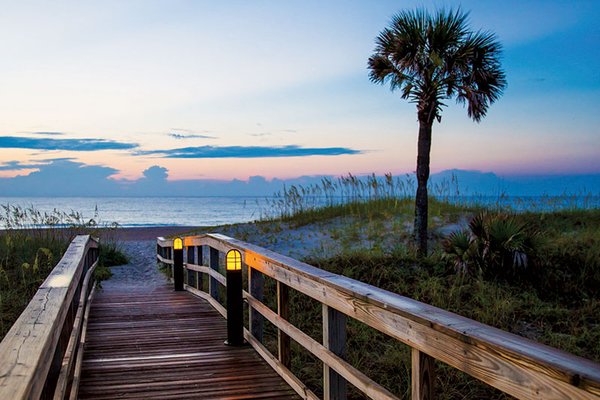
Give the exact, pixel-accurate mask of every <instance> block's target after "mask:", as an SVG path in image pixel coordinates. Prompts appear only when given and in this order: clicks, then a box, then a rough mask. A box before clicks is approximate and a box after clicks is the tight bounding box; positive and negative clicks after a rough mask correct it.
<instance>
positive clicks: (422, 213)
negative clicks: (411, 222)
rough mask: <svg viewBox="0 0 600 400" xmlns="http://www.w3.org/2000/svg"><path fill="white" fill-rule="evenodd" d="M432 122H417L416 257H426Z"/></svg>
mask: <svg viewBox="0 0 600 400" xmlns="http://www.w3.org/2000/svg"><path fill="white" fill-rule="evenodd" d="M432 125H433V122H428V121H426V120H425V121H423V120H419V142H418V145H417V196H416V200H415V227H414V229H415V230H414V235H415V241H416V243H417V255H418V256H419V257H425V256H427V213H428V199H427V181H428V179H429V153H430V150H431V126H432Z"/></svg>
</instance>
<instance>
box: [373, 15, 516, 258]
mask: <svg viewBox="0 0 600 400" xmlns="http://www.w3.org/2000/svg"><path fill="white" fill-rule="evenodd" d="M467 17H468V14H466V13H463V12H462V11H461V10H460V9H458V10H457V11H455V12H454V11H452V10H449V11H444V10H442V11H438V12H436V13H435V15H431V14H429V13H428V12H427V11H426V10H424V9H417V10H415V11H403V12H400V13H399V14H397V15H395V16H394V17H393V18H392V21H391V24H390V26H389V27H388V28H385V29H384V30H383V31H382V32H381V33H380V34H379V36H378V37H377V39H376V47H375V52H374V54H373V55H372V56H371V57H370V58H369V70H370V72H369V78H370V79H371V81H372V82H374V83H379V84H385V83H388V82H389V84H390V88H391V90H392V91H394V90H400V91H401V95H402V98H403V99H408V100H409V101H411V102H413V103H416V105H417V118H418V120H419V139H418V146H417V183H418V185H417V195H416V200H415V225H414V233H415V240H416V241H417V248H418V253H419V255H421V256H425V255H427V205H428V203H427V181H428V179H429V153H430V149H431V128H432V125H433V122H434V121H435V120H437V121H438V122H440V120H441V117H442V114H441V112H442V107H444V106H445V105H446V104H444V101H445V100H447V99H451V98H453V97H454V98H456V101H457V102H458V103H462V104H466V105H467V112H468V114H469V117H470V118H472V119H473V120H475V121H476V122H479V121H481V119H482V118H483V117H484V116H485V114H486V112H487V110H488V107H489V106H490V104H492V103H493V102H494V101H495V100H497V99H498V98H499V97H500V95H501V94H502V91H503V90H504V88H505V87H506V79H505V75H504V71H503V70H502V68H501V65H500V59H499V58H500V53H501V45H500V44H499V43H498V41H497V40H496V36H495V35H494V34H493V33H489V32H482V31H477V32H474V31H472V30H470V29H468V26H467V25H468V20H467Z"/></svg>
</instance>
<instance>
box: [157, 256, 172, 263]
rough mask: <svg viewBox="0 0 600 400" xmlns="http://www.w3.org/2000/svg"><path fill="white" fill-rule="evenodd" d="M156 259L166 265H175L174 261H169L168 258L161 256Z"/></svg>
mask: <svg viewBox="0 0 600 400" xmlns="http://www.w3.org/2000/svg"><path fill="white" fill-rule="evenodd" d="M156 259H157V260H158V261H160V262H161V263H164V264H169V265H172V264H173V260H169V259H168V258H165V257H162V256H161V255H160V254H157V255H156Z"/></svg>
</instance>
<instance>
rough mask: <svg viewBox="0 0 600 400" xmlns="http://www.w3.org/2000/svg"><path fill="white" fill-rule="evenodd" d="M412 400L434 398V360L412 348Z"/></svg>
mask: <svg viewBox="0 0 600 400" xmlns="http://www.w3.org/2000/svg"><path fill="white" fill-rule="evenodd" d="M411 351H412V357H411V358H412V373H411V377H412V385H411V387H412V400H430V399H433V398H434V383H435V359H434V358H433V357H430V356H428V355H427V354H425V353H422V352H420V351H419V350H417V349H415V348H412V349H411Z"/></svg>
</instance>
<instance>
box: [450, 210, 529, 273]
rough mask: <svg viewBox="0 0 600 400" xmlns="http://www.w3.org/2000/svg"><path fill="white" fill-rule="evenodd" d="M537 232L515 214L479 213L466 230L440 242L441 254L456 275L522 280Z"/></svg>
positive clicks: (526, 270) (527, 268) (527, 267)
mask: <svg viewBox="0 0 600 400" xmlns="http://www.w3.org/2000/svg"><path fill="white" fill-rule="evenodd" d="M539 238H540V235H539V233H538V232H537V231H535V230H532V229H529V228H528V227H527V225H526V224H525V223H523V222H520V221H518V220H517V219H516V218H515V216H513V215H509V214H491V213H488V212H482V213H480V214H478V215H476V216H475V217H474V218H473V219H472V220H471V222H470V223H469V228H468V229H466V230H462V231H458V232H454V233H452V234H450V235H449V236H448V238H447V239H446V240H445V241H444V242H443V248H444V252H445V254H444V257H445V258H446V259H447V260H448V261H449V262H450V263H451V264H452V265H453V266H454V268H455V270H456V272H457V273H459V274H463V275H471V276H482V277H483V278H487V279H515V278H516V279H525V278H527V277H528V276H529V275H530V273H531V270H532V267H533V261H534V259H535V256H536V250H537V248H538V242H539Z"/></svg>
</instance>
